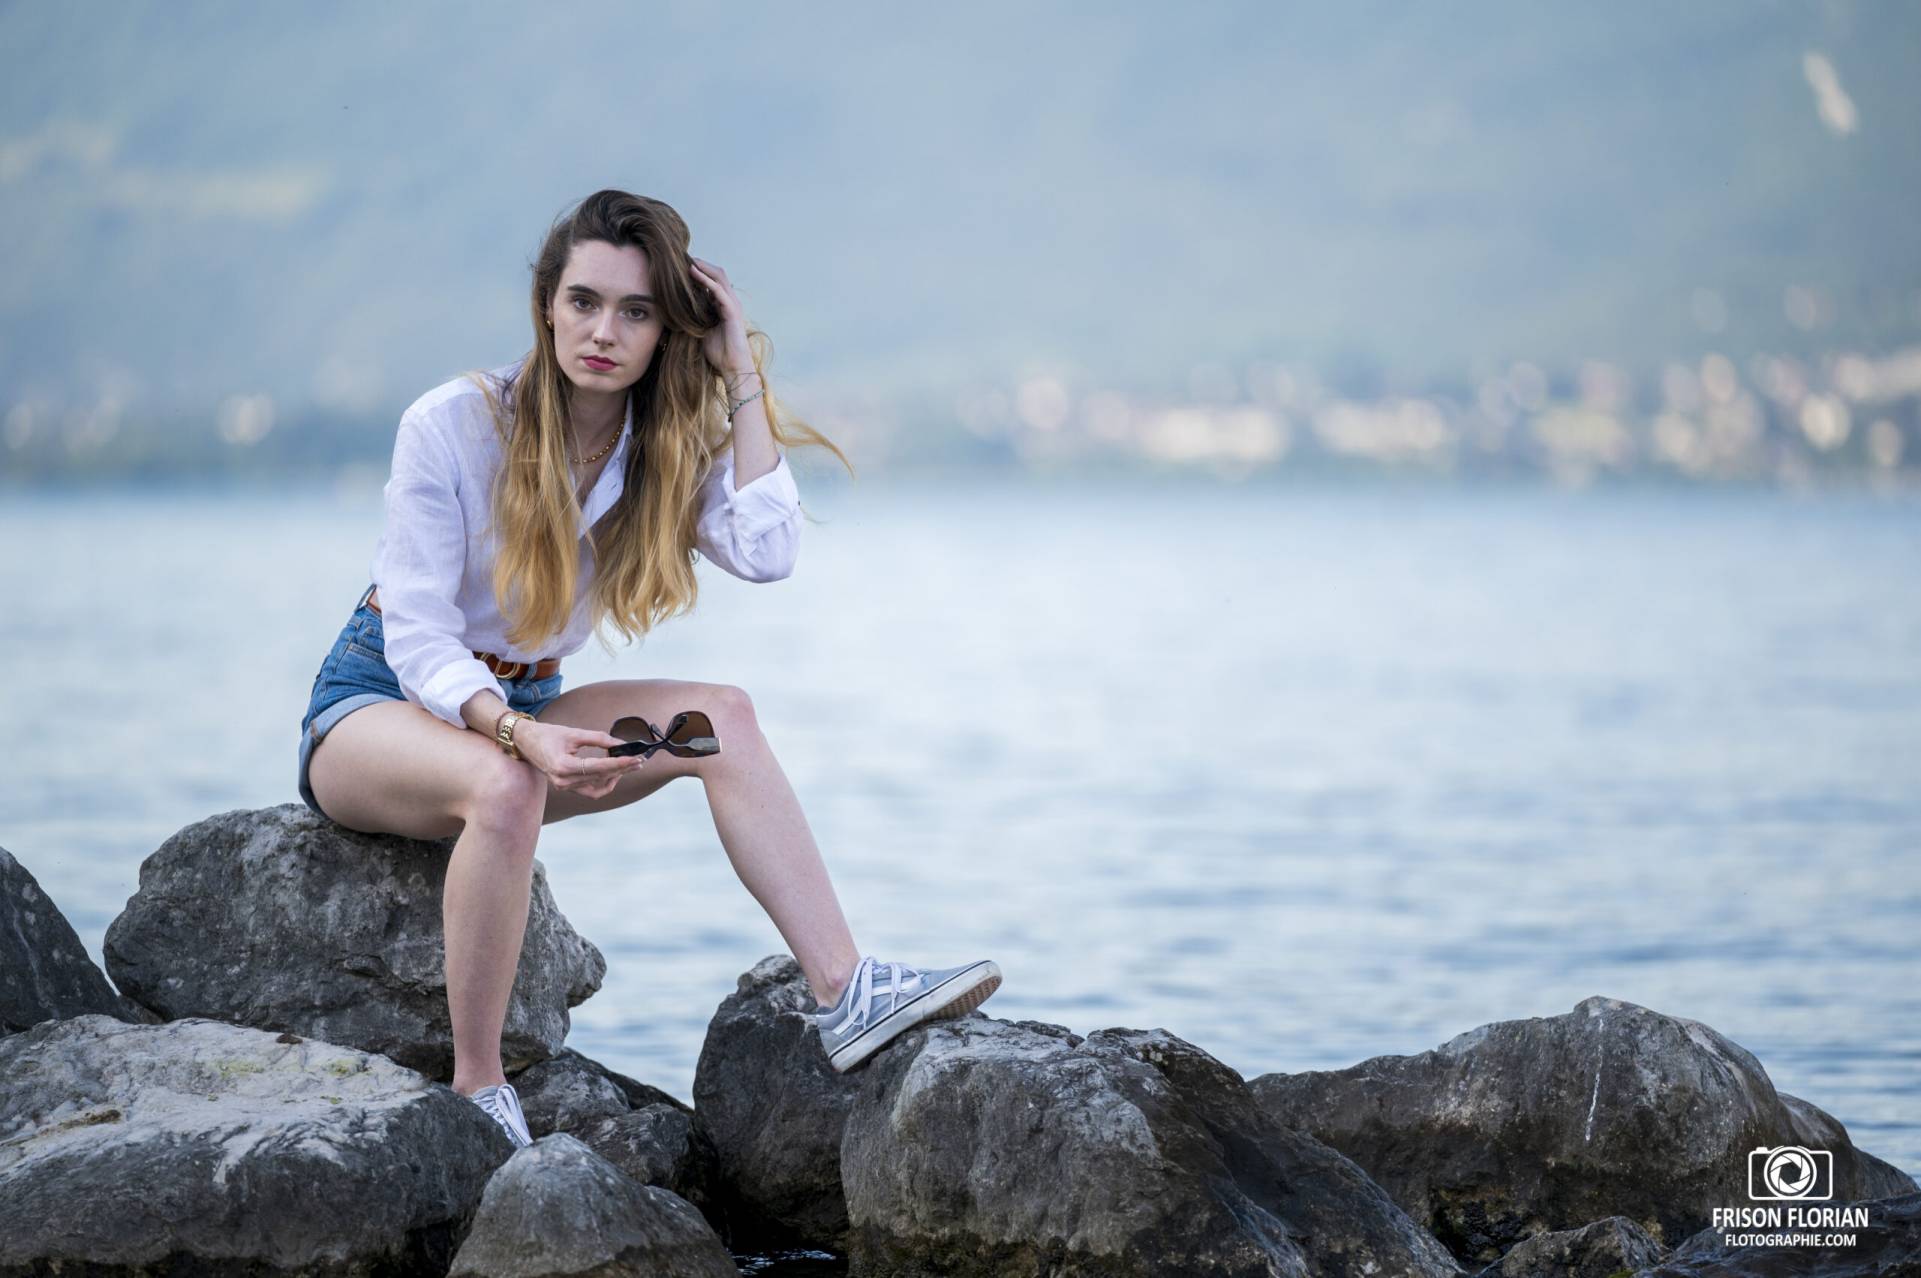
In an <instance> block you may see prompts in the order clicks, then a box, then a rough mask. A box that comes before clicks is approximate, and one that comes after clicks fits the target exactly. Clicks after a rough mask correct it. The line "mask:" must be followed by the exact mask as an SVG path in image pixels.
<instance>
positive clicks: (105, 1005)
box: [0, 848, 158, 1036]
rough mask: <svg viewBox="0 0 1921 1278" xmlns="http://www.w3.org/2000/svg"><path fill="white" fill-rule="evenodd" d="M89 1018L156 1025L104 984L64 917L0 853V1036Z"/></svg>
mask: <svg viewBox="0 0 1921 1278" xmlns="http://www.w3.org/2000/svg"><path fill="white" fill-rule="evenodd" d="M89 1012H97V1013H101V1014H103V1015H106V1016H112V1017H114V1018H116V1019H118V1020H123V1021H131V1022H133V1023H135V1024H151V1023H153V1022H154V1021H156V1020H157V1019H158V1018H157V1017H155V1016H154V1015H153V1014H152V1013H151V1012H148V1011H147V1010H146V1009H145V1008H143V1007H141V1006H140V1005H139V1004H137V1003H134V1002H132V1001H130V1000H128V999H124V998H122V997H120V995H119V993H118V992H116V991H115V990H114V988H113V986H112V985H110V984H108V983H107V977H106V974H105V973H104V972H102V971H101V970H100V969H99V968H97V967H95V966H94V965H93V959H92V958H91V957H89V956H88V954H87V947H86V946H84V945H82V944H81V943H80V937H79V935H78V934H77V933H75V932H74V930H73V926H72V925H71V924H69V923H68V922H67V919H66V916H65V915H63V914H62V913H60V911H59V909H57V908H56V907H55V906H54V903H53V902H52V901H50V900H48V899H47V894H46V893H45V892H42V891H41V890H40V884H39V883H38V882H36V881H35V879H34V877H33V875H32V874H30V873H28V872H27V867H26V866H24V865H21V864H20V862H18V861H16V860H14V858H13V854H12V853H10V852H8V851H7V850H6V849H5V848H0V1036H4V1035H7V1034H15V1033H18V1032H19V1031H21V1030H23V1029H27V1028H29V1027H30V1026H34V1025H38V1024H39V1023H40V1022H41V1021H57V1020H63V1019H65V1018H67V1017H69V1016H84V1015H86V1014H87V1013H89Z"/></svg>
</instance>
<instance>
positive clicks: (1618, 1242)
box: [1475, 1216, 1667, 1278]
mask: <svg viewBox="0 0 1921 1278" xmlns="http://www.w3.org/2000/svg"><path fill="white" fill-rule="evenodd" d="M1666 1251H1667V1249H1666V1248H1664V1247H1663V1246H1661V1244H1660V1243H1658V1242H1656V1241H1654V1239H1652V1238H1650V1237H1649V1236H1648V1231H1647V1230H1645V1229H1643V1228H1641V1227H1640V1226H1639V1225H1637V1224H1635V1223H1634V1222H1633V1221H1631V1220H1629V1219H1628V1218H1627V1217H1626V1216H1609V1217H1608V1218H1607V1219H1606V1220H1597V1221H1595V1222H1594V1223H1593V1224H1591V1225H1583V1226H1582V1227H1581V1228H1579V1229H1559V1230H1555V1231H1554V1232H1552V1233H1546V1234H1536V1235H1534V1236H1533V1237H1532V1238H1529V1239H1527V1240H1526V1241H1524V1242H1520V1243H1516V1244H1515V1245H1514V1247H1513V1248H1512V1249H1511V1250H1510V1251H1509V1252H1508V1253H1507V1255H1505V1256H1503V1257H1501V1258H1500V1259H1499V1260H1497V1261H1495V1262H1494V1263H1493V1264H1491V1265H1489V1266H1488V1267H1487V1268H1486V1269H1483V1270H1482V1271H1481V1272H1480V1273H1479V1274H1477V1275H1475V1278H1614V1276H1615V1275H1618V1274H1622V1273H1632V1272H1633V1271H1635V1270H1637V1269H1644V1268H1646V1267H1647V1266H1649V1265H1654V1264H1659V1263H1660V1261H1661V1259H1662V1257H1663V1256H1664V1255H1665V1254H1666Z"/></svg>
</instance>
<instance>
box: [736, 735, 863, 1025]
mask: <svg viewBox="0 0 1921 1278" xmlns="http://www.w3.org/2000/svg"><path fill="white" fill-rule="evenodd" d="M726 740H727V748H726V750H724V751H723V752H722V753H721V754H719V755H717V756H715V757H714V759H712V760H711V761H710V762H709V766H708V767H707V768H706V769H705V770H704V771H703V772H702V774H701V780H702V781H703V782H704V783H705V784H706V786H707V805H708V806H709V807H710V808H712V809H713V813H714V830H715V832H716V833H718V834H719V835H720V843H721V846H722V847H724V848H726V849H727V859H728V860H730V861H732V862H733V865H734V873H736V874H738V875H739V876H740V881H741V882H742V883H743V884H745V885H746V888H747V890H748V892H750V893H751V894H752V895H753V898H754V899H755V900H756V901H758V902H760V907H761V908H762V909H763V910H766V911H767V916H768V917H769V918H771V919H772V920H773V921H774V926H775V927H777V928H779V929H780V934H781V938H782V939H783V940H785V941H786V942H787V948H788V949H789V950H791V951H792V952H793V955H794V958H795V959H796V960H797V961H798V962H799V963H800V968H801V971H802V972H804V973H806V975H807V983H808V985H810V986H812V987H813V991H814V997H815V999H817V1000H818V1001H820V1002H822V1003H834V1002H837V1001H839V999H840V995H841V990H842V989H843V988H844V987H845V986H846V983H847V978H848V977H849V976H851V975H853V971H854V965H855V964H856V963H858V962H860V951H859V950H857V949H856V948H855V947H854V934H853V932H852V931H850V930H849V928H848V926H847V917H846V915H845V914H843V913H842V912H841V908H840V899H839V898H838V897H837V896H836V895H835V893H834V885H833V883H832V881H831V880H829V879H828V877H827V867H826V865H824V864H823V863H822V862H821V857H820V849H819V848H818V847H816V846H815V844H814V833H813V831H812V830H810V829H809V828H808V827H807V817H806V816H805V815H804V814H803V813H802V812H801V810H800V800H799V799H797V798H796V797H795V796H794V787H793V786H792V785H790V784H788V781H787V774H786V773H785V772H783V771H781V767H780V763H779V761H778V760H776V759H775V758H774V751H773V748H772V747H771V746H769V745H768V744H767V738H766V737H764V736H762V735H761V732H760V730H759V726H758V725H755V727H754V730H753V731H751V732H742V731H739V730H738V729H736V731H735V733H734V735H733V736H732V737H731V738H727V739H726Z"/></svg>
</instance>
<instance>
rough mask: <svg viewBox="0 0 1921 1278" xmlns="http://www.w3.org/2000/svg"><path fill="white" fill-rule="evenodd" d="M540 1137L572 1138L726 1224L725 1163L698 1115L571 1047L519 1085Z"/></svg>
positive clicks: (523, 1104)
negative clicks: (721, 1182) (720, 1181)
mask: <svg viewBox="0 0 1921 1278" xmlns="http://www.w3.org/2000/svg"><path fill="white" fill-rule="evenodd" d="M514 1090H515V1091H516V1092H517V1093H518V1094H519V1096H520V1104H521V1109H522V1110H523V1111H524V1112H525V1114H526V1116H527V1128H528V1130H529V1131H531V1132H532V1133H533V1134H534V1136H535V1137H536V1138H538V1137H542V1136H546V1135H548V1134H549V1133H551V1132H566V1133H567V1134H569V1135H571V1136H574V1137H577V1138H578V1139H579V1140H580V1141H581V1142H582V1143H583V1144H585V1145H586V1146H587V1147H588V1148H589V1149H592V1150H593V1151H594V1152H595V1153H597V1154H599V1155H600V1156H601V1157H602V1158H605V1159H606V1160H607V1161H608V1162H610V1163H612V1164H613V1165H614V1166H616V1167H618V1168H620V1170H621V1171H623V1172H625V1173H627V1174H628V1175H629V1176H632V1177H633V1178H634V1179H635V1180H637V1181H639V1182H640V1183H641V1184H643V1185H658V1186H660V1187H661V1188H663V1189H668V1190H672V1191H673V1192H674V1193H676V1194H678V1195H680V1196H681V1197H682V1198H685V1199H686V1200H687V1201H688V1202H690V1203H692V1204H693V1205H694V1206H695V1207H697V1208H699V1209H700V1210H701V1211H702V1212H703V1213H704V1214H708V1215H709V1216H710V1217H711V1218H713V1219H721V1215H720V1208H719V1201H720V1195H719V1193H718V1190H717V1178H718V1175H719V1165H718V1159H717V1158H716V1157H715V1154H714V1151H713V1147H712V1146H711V1145H710V1144H708V1142H707V1139H706V1137H704V1136H703V1135H701V1133H700V1132H699V1131H697V1130H696V1128H695V1124H694V1111H693V1109H692V1108H691V1107H689V1106H687V1105H685V1104H682V1103H681V1102H680V1101H679V1100H677V1099H675V1098H674V1097H673V1096H670V1095H669V1094H668V1093H666V1092H664V1091H662V1090H660V1089H659V1088H658V1087H652V1086H649V1085H648V1084H646V1083H642V1082H637V1081H636V1080H634V1079H631V1078H628V1077H627V1076H626V1075H624V1074H620V1073H616V1072H615V1071H613V1070H610V1069H608V1068H607V1067H606V1066H605V1065H602V1064H600V1063H599V1062H598V1061H595V1060H591V1059H589V1058H588V1057H586V1056H582V1055H581V1054H580V1053H579V1052H576V1051H574V1050H573V1049H572V1048H566V1049H564V1050H563V1051H561V1053H560V1054H559V1055H557V1056H555V1057H553V1058H552V1059H551V1060H545V1061H542V1062H541V1063H540V1064H538V1065H534V1066H530V1067H529V1068H528V1069H527V1070H526V1071H525V1072H523V1073H521V1074H520V1075H519V1076H517V1077H516V1078H515V1079H514Z"/></svg>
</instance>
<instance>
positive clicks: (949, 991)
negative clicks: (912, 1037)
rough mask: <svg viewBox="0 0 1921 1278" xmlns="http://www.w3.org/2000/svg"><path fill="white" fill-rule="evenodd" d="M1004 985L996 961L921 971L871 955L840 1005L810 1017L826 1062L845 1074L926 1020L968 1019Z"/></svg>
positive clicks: (854, 977)
mask: <svg viewBox="0 0 1921 1278" xmlns="http://www.w3.org/2000/svg"><path fill="white" fill-rule="evenodd" d="M1000 986H1001V970H1000V968H999V967H997V966H996V965H995V964H994V963H993V961H992V960H989V959H982V960H980V961H979V962H978V963H965V964H962V965H961V966H960V967H941V968H916V967H909V966H907V965H906V964H905V963H882V962H880V961H878V960H877V959H875V958H874V956H873V955H871V954H870V955H868V956H866V957H865V958H863V959H861V961H860V965H859V966H858V967H856V968H855V969H854V975H853V977H852V978H851V979H849V980H848V982H847V988H846V989H845V990H843V991H842V992H841V996H840V1002H839V1003H837V1004H835V1005H834V1006H833V1007H831V1008H829V1007H823V1008H821V1009H819V1010H817V1011H815V1012H813V1013H811V1016H810V1019H812V1020H813V1022H814V1024H815V1026H816V1027H818V1029H819V1030H820V1044H821V1047H822V1048H824V1049H825V1050H826V1052H827V1063H828V1064H830V1065H832V1066H833V1067H834V1069H835V1070H836V1071H837V1072H840V1073H845V1072H846V1071H847V1070H850V1069H852V1068H853V1067H854V1066H856V1065H858V1064H860V1063H861V1062H862V1061H864V1060H866V1059H867V1058H868V1057H869V1056H872V1055H873V1054H874V1053H875V1052H877V1051H879V1050H880V1049H881V1048H882V1047H884V1046H886V1044H887V1043H888V1042H889V1041H890V1040H891V1039H893V1038H895V1037H896V1036H898V1035H900V1034H904V1033H906V1032H907V1031H908V1030H910V1029H913V1028H914V1027H915V1026H916V1025H919V1024H921V1023H923V1022H925V1021H946V1020H952V1019H954V1018H955V1017H958V1016H965V1015H967V1014H968V1013H969V1012H971V1011H973V1010H974V1009H975V1008H977V1007H979V1006H980V1005H981V1004H982V1003H984V1002H986V1001H987V996H988V995H990V994H992V993H993V992H994V991H995V990H997V989H999V988H1000Z"/></svg>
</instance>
